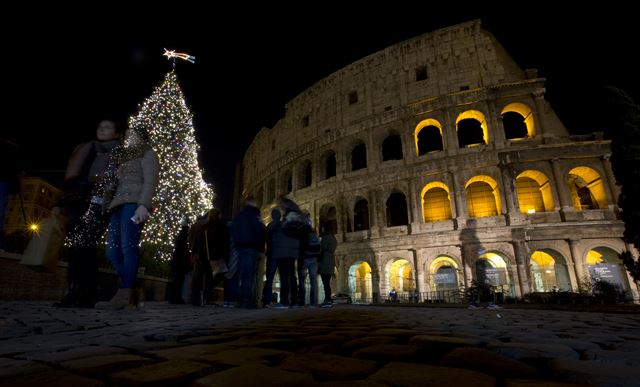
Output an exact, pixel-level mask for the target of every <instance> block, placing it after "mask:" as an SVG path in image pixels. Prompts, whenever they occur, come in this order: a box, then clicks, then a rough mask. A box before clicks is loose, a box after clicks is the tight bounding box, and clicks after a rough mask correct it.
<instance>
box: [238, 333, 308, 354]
mask: <svg viewBox="0 0 640 387" xmlns="http://www.w3.org/2000/svg"><path fill="white" fill-rule="evenodd" d="M227 344H229V345H233V346H236V347H258V348H271V349H279V350H282V351H295V350H298V349H300V348H302V347H304V342H302V341H299V340H288V339H277V338H272V337H264V336H261V337H243V338H241V339H238V340H234V341H230V342H228V343H227Z"/></svg>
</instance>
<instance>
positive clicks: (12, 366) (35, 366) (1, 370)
mask: <svg viewBox="0 0 640 387" xmlns="http://www.w3.org/2000/svg"><path fill="white" fill-rule="evenodd" d="M46 371H51V368H50V367H48V366H46V365H44V364H41V363H36V362H33V361H29V360H13V359H3V361H2V363H1V364H0V381H1V380H2V379H3V378H10V377H14V376H15V377H17V376H28V375H33V374H37V373H41V372H46ZM0 384H2V383H0Z"/></svg>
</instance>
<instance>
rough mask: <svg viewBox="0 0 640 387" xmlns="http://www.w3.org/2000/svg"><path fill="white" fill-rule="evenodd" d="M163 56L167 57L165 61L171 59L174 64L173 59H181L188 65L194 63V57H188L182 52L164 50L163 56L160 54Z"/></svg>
mask: <svg viewBox="0 0 640 387" xmlns="http://www.w3.org/2000/svg"><path fill="white" fill-rule="evenodd" d="M162 55H164V56H166V57H167V59H172V58H173V60H174V62H175V60H176V59H175V58H178V59H182V60H186V61H187V62H189V63H196V57H195V56H193V55H189V54H186V53H184V52H176V51H175V50H167V49H166V48H165V49H164V54H162Z"/></svg>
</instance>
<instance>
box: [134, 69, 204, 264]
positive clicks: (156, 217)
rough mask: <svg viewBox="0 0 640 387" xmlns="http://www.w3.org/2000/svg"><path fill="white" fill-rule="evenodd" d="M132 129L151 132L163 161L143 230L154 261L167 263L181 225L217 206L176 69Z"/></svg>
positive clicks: (148, 101) (143, 241)
mask: <svg viewBox="0 0 640 387" xmlns="http://www.w3.org/2000/svg"><path fill="white" fill-rule="evenodd" d="M129 126H130V127H131V128H134V129H135V128H139V127H141V128H145V129H147V130H148V131H149V142H150V144H149V145H151V147H152V148H153V149H154V150H155V151H156V152H157V154H158V159H159V160H160V184H159V185H158V189H157V191H156V194H155V197H154V199H153V212H152V214H151V218H150V219H149V221H147V224H145V226H144V229H143V231H142V238H141V244H142V246H143V248H144V249H145V250H147V251H149V250H151V251H153V255H154V256H155V257H156V258H160V259H162V260H168V259H169V258H170V257H171V252H172V251H173V243H174V239H175V236H176V235H177V234H178V231H179V229H180V226H181V223H182V222H183V221H185V220H186V221H188V222H189V223H191V222H192V221H193V220H194V219H195V217H196V216H199V215H202V214H204V213H205V212H206V211H207V210H208V209H210V208H211V207H212V206H213V198H214V195H215V194H214V191H213V189H212V187H211V186H210V185H208V184H207V183H205V181H204V180H203V178H202V169H201V168H200V167H199V165H198V150H199V148H200V147H199V145H198V143H197V142H196V138H195V132H194V127H193V115H192V114H191V112H190V111H189V108H188V107H187V104H186V101H185V98H184V94H183V93H182V90H181V89H180V85H179V84H178V78H177V77H176V74H175V71H171V72H169V73H168V74H167V75H166V76H165V78H164V82H162V84H161V85H160V86H158V87H156V88H155V89H154V90H153V93H152V94H151V96H150V97H149V98H147V99H146V100H145V101H144V102H143V103H142V105H141V106H140V107H139V111H138V113H137V115H135V116H132V117H130V118H129Z"/></svg>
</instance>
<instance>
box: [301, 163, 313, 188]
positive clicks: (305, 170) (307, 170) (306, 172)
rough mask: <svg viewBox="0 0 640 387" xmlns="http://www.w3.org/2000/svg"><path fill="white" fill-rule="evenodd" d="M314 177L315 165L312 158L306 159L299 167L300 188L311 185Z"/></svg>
mask: <svg viewBox="0 0 640 387" xmlns="http://www.w3.org/2000/svg"><path fill="white" fill-rule="evenodd" d="M312 179H313V165H312V164H311V160H304V161H303V162H302V163H300V166H299V169H298V179H297V180H298V189H301V188H307V187H311V182H312Z"/></svg>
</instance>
